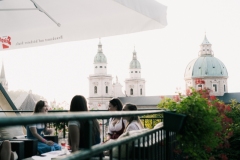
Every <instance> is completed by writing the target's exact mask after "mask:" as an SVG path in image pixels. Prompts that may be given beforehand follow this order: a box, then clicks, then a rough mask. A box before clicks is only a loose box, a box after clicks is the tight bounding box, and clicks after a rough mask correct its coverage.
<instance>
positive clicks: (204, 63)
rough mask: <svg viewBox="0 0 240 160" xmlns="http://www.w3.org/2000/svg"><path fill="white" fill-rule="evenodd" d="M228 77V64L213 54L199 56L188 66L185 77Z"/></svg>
mask: <svg viewBox="0 0 240 160" xmlns="http://www.w3.org/2000/svg"><path fill="white" fill-rule="evenodd" d="M187 77H189V78H190V77H191V78H200V77H202V78H203V77H228V72H227V68H226V66H225V65H224V64H223V63H222V62H221V61H220V60H219V59H217V58H215V57H212V56H206V57H198V58H196V59H194V60H192V61H191V62H190V63H189V64H188V65H187V67H186V70H185V78H187Z"/></svg>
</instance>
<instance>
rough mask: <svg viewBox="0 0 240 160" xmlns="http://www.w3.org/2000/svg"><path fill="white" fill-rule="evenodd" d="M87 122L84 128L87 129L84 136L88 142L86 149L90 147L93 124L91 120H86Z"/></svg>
mask: <svg viewBox="0 0 240 160" xmlns="http://www.w3.org/2000/svg"><path fill="white" fill-rule="evenodd" d="M87 123H88V125H87V128H86V130H87V134H86V138H87V139H88V143H87V147H86V149H90V148H91V147H92V138H93V137H92V134H93V133H92V132H93V131H92V125H93V122H92V121H91V120H88V121H87ZM80 134H82V133H80Z"/></svg>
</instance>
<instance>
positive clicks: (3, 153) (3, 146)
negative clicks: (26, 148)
mask: <svg viewBox="0 0 240 160" xmlns="http://www.w3.org/2000/svg"><path fill="white" fill-rule="evenodd" d="M0 160H14V154H13V152H12V150H11V143H10V142H9V141H8V140H4V141H0Z"/></svg>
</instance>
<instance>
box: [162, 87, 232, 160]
mask: <svg viewBox="0 0 240 160" xmlns="http://www.w3.org/2000/svg"><path fill="white" fill-rule="evenodd" d="M209 93H210V90H208V89H203V90H199V91H196V90H194V89H191V90H188V91H187V95H186V96H182V95H181V94H179V95H178V96H175V97H174V99H170V98H165V99H163V100H162V101H161V102H160V104H158V107H159V108H165V109H167V110H171V111H176V112H177V113H181V114H185V115H187V118H186V123H185V125H184V126H183V133H182V134H179V135H178V136H177V140H178V146H177V148H176V150H175V151H176V154H177V153H181V156H182V157H183V158H185V159H201V160H202V159H210V158H215V157H219V156H222V157H225V156H226V155H225V154H221V155H219V154H217V152H216V150H217V149H218V148H220V147H229V146H228V145H227V144H228V139H229V138H230V136H231V131H230V130H229V127H230V124H231V123H232V120H231V119H230V118H228V117H227V116H226V112H229V111H230V110H231V108H230V106H226V105H225V104H224V103H223V102H221V101H219V100H218V99H216V98H215V97H214V96H210V94H209ZM221 159H222V158H221Z"/></svg>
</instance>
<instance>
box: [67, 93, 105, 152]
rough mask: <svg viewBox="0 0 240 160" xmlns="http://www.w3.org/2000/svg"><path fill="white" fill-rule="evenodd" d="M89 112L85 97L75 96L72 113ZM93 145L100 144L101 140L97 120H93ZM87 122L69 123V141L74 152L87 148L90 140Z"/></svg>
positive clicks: (71, 106)
mask: <svg viewBox="0 0 240 160" xmlns="http://www.w3.org/2000/svg"><path fill="white" fill-rule="evenodd" d="M80 111H88V107H87V101H86V99H85V98H84V97H83V96H80V95H77V96H74V97H73V99H72V101H71V104H70V112H80ZM92 122H93V125H92V131H93V133H92V144H93V145H95V144H99V143H100V142H101V139H100V126H99V123H98V121H97V120H96V119H93V120H92ZM87 125H88V123H87V120H81V121H69V123H68V134H69V135H68V141H69V145H70V148H71V150H72V152H75V151H77V150H79V149H81V148H86V147H87V145H88V139H87V138H86V134H87V131H86V128H87Z"/></svg>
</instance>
